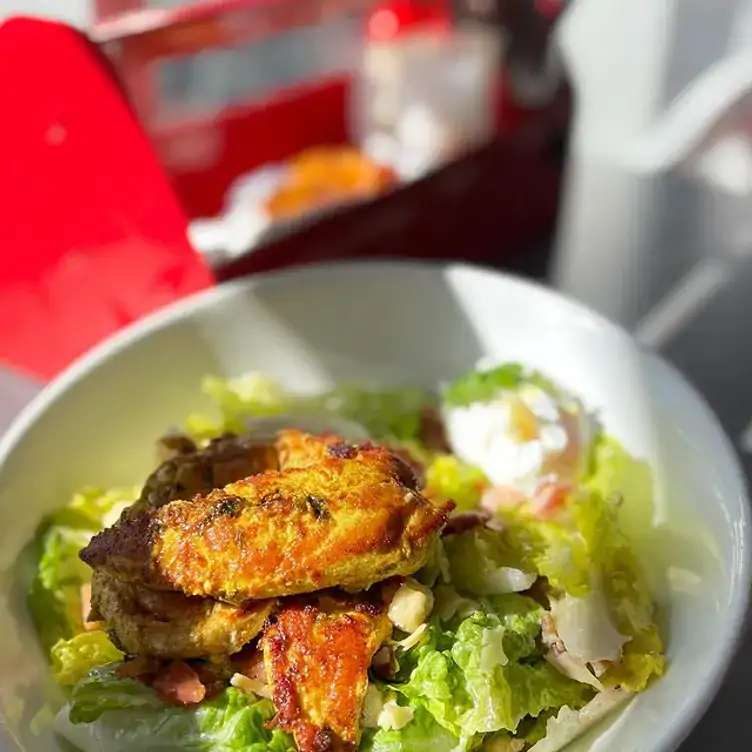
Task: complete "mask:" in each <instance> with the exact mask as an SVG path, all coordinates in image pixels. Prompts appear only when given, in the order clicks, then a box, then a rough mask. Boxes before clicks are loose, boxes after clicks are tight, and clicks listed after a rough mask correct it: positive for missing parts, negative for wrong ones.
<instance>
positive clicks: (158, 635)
mask: <svg viewBox="0 0 752 752" xmlns="http://www.w3.org/2000/svg"><path fill="white" fill-rule="evenodd" d="M203 386H204V390H205V391H206V392H207V394H208V395H209V396H210V397H211V398H212V399H213V401H214V402H215V404H216V408H217V409H216V414H214V415H203V414H196V415H190V416H188V417H187V419H186V421H185V425H184V426H182V427H181V429H180V431H174V432H170V433H169V434H167V435H165V436H163V437H162V438H160V439H159V440H158V441H157V450H158V453H159V456H158V457H157V458H155V469H154V472H153V473H152V474H151V475H150V476H149V477H148V478H147V479H146V480H145V482H144V483H143V484H142V485H139V486H138V487H135V488H110V489H99V488H85V489H82V490H81V491H80V492H79V493H77V494H76V495H75V496H74V498H73V499H72V500H70V502H69V503H68V505H67V506H65V507H63V508H61V509H59V511H57V512H56V513H54V514H53V515H52V516H50V517H49V518H48V519H46V520H45V521H44V523H43V525H42V526H41V527H40V529H39V531H38V536H37V542H38V557H37V572H36V577H35V578H34V582H33V585H32V587H31V590H30V592H29V596H28V605H29V608H30V611H31V613H32V615H33V617H34V621H35V623H36V626H37V629H38V632H39V639H40V640H41V642H42V643H43V645H44V646H45V649H47V650H48V651H49V655H50V662H51V667H52V671H53V674H54V677H55V680H56V681H57V683H58V684H59V685H60V686H61V687H62V689H63V692H64V696H65V700H66V701H65V704H64V705H63V707H61V708H55V709H54V710H55V713H54V720H52V716H51V717H50V721H49V722H50V723H52V724H53V725H54V729H55V732H56V733H57V734H58V735H59V736H61V737H62V738H64V739H65V740H66V742H67V743H68V744H71V745H73V746H74V747H75V748H78V749H81V750H84V752H89V751H92V752H93V751H94V750H107V751H108V752H117V751H118V750H130V749H133V748H137V749H141V750H169V749H191V750H211V751H217V752H219V751H223V752H224V751H228V752H229V751H230V750H258V751H259V752H260V751H261V750H274V751H276V752H283V751H287V750H290V751H292V750H300V752H326V751H327V750H371V751H372V752H398V751H400V750H405V751H411V752H413V751H414V752H417V751H419V750H429V749H430V750H432V752H452V751H455V750H456V751H457V752H459V751H461V750H474V749H483V750H495V751H496V752H523V751H526V750H532V751H533V752H552V751H553V750H558V749H561V748H562V747H564V746H566V745H567V744H568V743H569V742H570V741H572V740H573V739H574V738H575V737H577V736H579V735H580V734H581V733H582V732H583V731H584V730H585V729H587V728H588V727H590V726H591V725H593V724H594V723H596V722H597V721H599V720H600V719H602V718H603V717H604V716H606V715H607V714H608V713H609V712H610V711H612V710H613V709H614V708H616V707H618V706H620V705H622V704H624V703H625V702H627V701H628V700H629V699H630V698H631V697H633V696H634V695H635V694H637V693H640V692H642V691H644V690H645V689H646V688H647V687H648V686H649V685H650V684H651V682H654V681H657V680H659V679H660V677H661V676H662V675H663V674H664V672H665V671H666V669H667V660H666V657H665V652H664V645H663V642H662V637H661V632H660V630H659V628H658V626H657V624H656V615H655V605H654V602H653V598H652V596H651V592H650V589H649V587H648V583H647V580H646V577H645V576H644V573H643V569H642V566H641V562H640V561H639V560H638V557H637V555H636V552H635V549H634V547H633V542H632V539H631V535H632V533H633V529H632V527H633V526H630V525H629V524H628V522H627V521H626V520H625V516H624V510H625V509H627V508H634V507H636V506H639V505H643V504H647V503H649V497H650V493H651V474H650V468H649V467H648V465H647V464H646V463H645V462H643V461H641V460H639V459H637V458H634V457H632V456H630V455H629V454H628V453H627V452H626V451H625V450H624V449H623V448H622V447H621V446H620V444H619V443H618V442H617V441H616V440H615V439H613V438H612V437H610V436H608V435H607V434H606V433H605V432H604V430H603V428H602V426H601V425H600V424H599V421H598V416H597V415H594V414H593V413H591V412H590V411H589V410H588V408H587V406H586V405H584V404H583V403H582V402H581V401H580V400H579V399H578V397H577V396H576V395H573V394H570V393H568V392H566V391H565V390H563V389H562V388H560V387H559V386H558V385H557V384H556V383H554V382H553V381H551V380H550V379H549V378H547V376H546V375H545V374H541V373H539V372H537V371H533V370H531V369H528V368H526V367H525V366H524V365H520V364H516V363H504V364H493V363H480V364H479V365H478V367H477V369H476V370H473V371H472V372H470V373H467V374H465V375H464V376H461V377H460V378H458V379H457V380H455V381H454V382H452V383H449V384H446V385H445V387H444V388H443V389H442V390H441V391H440V392H439V393H438V394H434V393H431V392H428V391H425V390H423V389H421V388H417V387H404V388H392V389H387V390H376V389H370V388H365V387H362V386H358V385H355V386H352V385H343V386H339V387H337V388H335V389H333V390H331V391H329V392H326V393H323V394H318V395H315V396H311V395H305V396H302V395H298V394H294V393H290V392H289V391H288V390H286V389H285V388H283V387H282V386H281V385H280V384H279V383H277V382H275V381H274V380H272V379H270V378H268V377H266V376H265V375H263V374H259V373H250V374H248V375H246V376H244V377H241V378H236V379H220V378H216V377H208V378H206V379H205V382H204V385H203Z"/></svg>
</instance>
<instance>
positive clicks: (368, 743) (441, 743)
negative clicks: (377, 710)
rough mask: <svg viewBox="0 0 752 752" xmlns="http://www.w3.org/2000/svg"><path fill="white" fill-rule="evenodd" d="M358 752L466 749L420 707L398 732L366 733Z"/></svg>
mask: <svg viewBox="0 0 752 752" xmlns="http://www.w3.org/2000/svg"><path fill="white" fill-rule="evenodd" d="M359 749H360V750H361V752H455V751H456V750H461V749H463V746H461V744H460V740H459V739H458V738H457V737H456V736H454V734H452V733H450V732H449V731H447V730H446V729H445V728H443V727H442V726H440V725H439V724H438V723H437V722H436V720H435V719H434V717H433V716H432V715H431V714H430V713H428V712H427V711H426V710H425V709H423V708H421V707H418V708H417V709H416V710H415V715H414V716H413V719H412V721H410V723H408V724H407V725H406V726H404V727H403V728H401V729H399V730H398V731H394V730H388V729H366V731H365V732H364V733H363V739H362V740H361V743H360V747H359Z"/></svg>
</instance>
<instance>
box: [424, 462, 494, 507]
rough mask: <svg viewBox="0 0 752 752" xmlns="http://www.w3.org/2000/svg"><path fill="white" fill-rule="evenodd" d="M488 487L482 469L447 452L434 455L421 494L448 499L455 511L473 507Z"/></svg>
mask: <svg viewBox="0 0 752 752" xmlns="http://www.w3.org/2000/svg"><path fill="white" fill-rule="evenodd" d="M488 486H489V482H488V479H487V478H486V476H485V475H484V473H483V471H482V470H480V469H479V468H477V467H474V466H473V465H467V464H465V463H464V462H462V461H461V460H458V459H457V458H456V457H455V456H454V455H451V454H442V455H439V456H438V457H435V458H434V459H433V460H432V461H431V462H430V463H429V464H428V466H427V467H426V488H425V490H424V494H425V495H426V496H427V497H428V498H429V499H434V498H435V499H452V501H454V503H455V504H456V505H457V507H456V509H457V511H459V512H462V511H468V510H470V509H475V507H477V506H478V503H479V502H480V497H481V495H482V494H483V491H484V490H485V489H486V488H488Z"/></svg>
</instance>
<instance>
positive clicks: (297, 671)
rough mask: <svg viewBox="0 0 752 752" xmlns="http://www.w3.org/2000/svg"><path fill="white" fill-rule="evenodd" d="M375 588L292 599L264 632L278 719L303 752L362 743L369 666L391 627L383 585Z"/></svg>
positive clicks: (336, 750) (332, 751) (342, 750)
mask: <svg viewBox="0 0 752 752" xmlns="http://www.w3.org/2000/svg"><path fill="white" fill-rule="evenodd" d="M372 591H376V593H373V592H369V593H358V594H357V595H351V596H347V595H344V594H342V593H331V594H321V595H316V596H313V597H307V598H295V599H291V600H290V601H288V602H287V603H285V604H284V605H283V606H282V608H281V610H280V612H279V613H278V614H277V618H276V621H275V622H274V623H273V624H272V625H271V626H270V627H269V628H268V629H267V630H266V632H265V634H264V636H263V638H262V639H261V643H260V644H261V646H262V649H263V653H264V663H265V666H266V674H267V681H268V684H269V686H270V688H271V693H272V700H273V702H274V706H275V708H276V710H277V715H276V716H275V718H274V720H273V721H272V723H273V724H274V726H276V727H277V728H279V729H282V730H284V731H287V732H289V733H291V734H292V735H293V736H294V737H295V742H296V744H297V747H298V749H299V750H300V752H349V751H350V750H355V749H357V747H358V741H359V739H360V717H361V711H362V707H363V700H364V698H365V695H366V690H367V689H368V667H369V666H370V665H371V659H372V658H373V656H374V654H375V653H376V651H377V650H378V649H379V647H380V646H381V644H382V643H383V642H384V641H385V640H386V639H387V638H388V637H389V636H390V635H391V633H392V625H391V623H390V621H389V619H388V617H387V615H386V604H385V603H384V600H383V599H382V598H381V593H380V588H372Z"/></svg>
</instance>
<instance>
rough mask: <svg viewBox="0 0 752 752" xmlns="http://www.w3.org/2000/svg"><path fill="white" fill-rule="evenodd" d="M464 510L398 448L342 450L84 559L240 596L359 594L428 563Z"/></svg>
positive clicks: (132, 530) (127, 524)
mask: <svg viewBox="0 0 752 752" xmlns="http://www.w3.org/2000/svg"><path fill="white" fill-rule="evenodd" d="M452 508H453V504H452V503H451V502H445V503H444V504H443V505H434V504H431V503H430V502H429V501H427V500H426V499H425V498H424V497H422V496H421V495H420V493H418V491H417V490H415V479H414V477H413V475H412V473H411V472H410V471H409V469H408V468H407V466H406V465H405V464H404V463H403V462H402V461H401V460H400V459H399V458H397V457H396V456H395V455H394V454H392V453H390V452H389V451H388V450H387V449H385V448H383V447H372V446H357V447H348V446H344V445H333V446H331V447H330V448H329V450H328V451H327V453H326V456H325V457H324V458H323V459H321V461H319V462H317V463H315V464H312V465H308V466H305V467H296V468H291V469H287V470H280V471H266V472H263V473H261V474H259V475H255V476H252V477H250V478H247V479H245V480H243V481H239V482H237V483H231V484H229V485H228V486H226V487H225V488H224V489H222V490H219V491H212V492H211V493H209V494H207V495H205V496H203V497H196V498H195V499H194V500H193V501H173V502H170V503H168V504H167V505H165V506H163V507H161V508H160V509H157V510H154V511H151V512H147V513H144V514H140V515H138V516H136V517H134V518H132V519H123V520H121V521H120V522H118V524H116V525H115V526H113V527H111V528H108V529H107V530H105V531H103V532H102V533H100V534H99V535H97V536H95V537H94V538H93V539H92V541H91V542H90V544H89V545H88V546H87V547H86V548H85V549H84V550H83V551H82V552H81V558H82V559H83V561H84V562H86V563H87V564H89V565H90V566H92V567H93V568H95V569H104V570H106V571H109V572H111V573H112V574H113V575H115V576H117V577H120V578H124V579H133V580H137V581H140V582H142V583H143V584H144V585H147V586H148V587H152V588H156V589H165V590H178V591H182V592H183V593H185V594H186V595H196V596H210V597H213V598H217V599H219V600H224V601H227V602H230V603H242V602H244V601H246V600H249V599H264V598H274V597H278V596H286V595H295V594H299V593H306V592H314V591H316V590H321V589H325V588H330V587H340V588H343V589H346V590H349V591H358V590H364V589H366V588H368V587H369V586H370V585H372V584H374V583H376V582H379V581H381V580H384V579H387V578H389V577H391V576H394V575H409V574H412V573H414V572H416V571H417V570H418V569H420V568H421V567H422V566H423V565H424V564H425V563H426V559H427V556H428V552H429V549H430V546H431V544H432V542H433V540H434V539H435V538H436V536H437V535H438V534H439V533H440V531H441V528H442V527H443V526H444V524H445V522H446V519H447V516H448V515H449V513H450V512H451V510H452Z"/></svg>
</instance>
